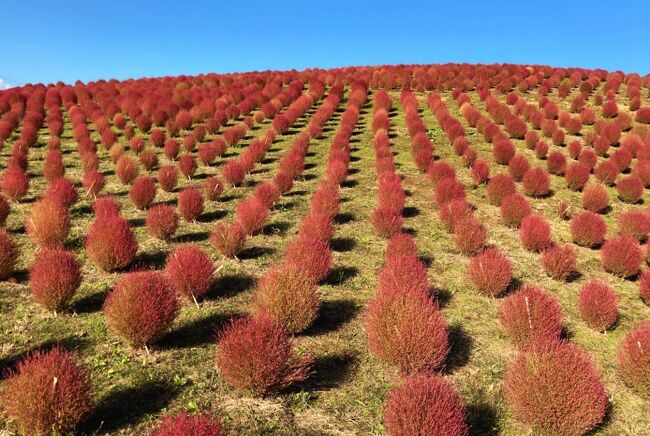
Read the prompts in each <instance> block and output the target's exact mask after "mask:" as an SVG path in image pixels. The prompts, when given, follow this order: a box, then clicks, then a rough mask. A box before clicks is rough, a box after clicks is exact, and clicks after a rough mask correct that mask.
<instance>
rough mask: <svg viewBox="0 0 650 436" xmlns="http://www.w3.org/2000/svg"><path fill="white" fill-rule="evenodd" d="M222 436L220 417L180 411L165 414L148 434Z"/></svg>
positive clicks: (155, 435)
mask: <svg viewBox="0 0 650 436" xmlns="http://www.w3.org/2000/svg"><path fill="white" fill-rule="evenodd" d="M183 435H192V436H223V435H224V432H223V429H222V428H221V419H219V418H218V417H215V418H213V417H212V416H211V415H210V414H208V413H201V414H197V415H190V414H189V413H187V412H181V413H178V414H175V415H166V416H165V417H163V418H162V419H161V420H160V422H159V423H158V424H157V425H156V428H155V429H154V430H153V431H152V432H151V434H150V435H149V436H183Z"/></svg>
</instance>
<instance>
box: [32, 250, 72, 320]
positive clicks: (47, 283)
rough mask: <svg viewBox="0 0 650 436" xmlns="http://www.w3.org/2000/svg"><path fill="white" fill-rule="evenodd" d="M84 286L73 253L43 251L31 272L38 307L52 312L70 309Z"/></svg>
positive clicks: (33, 291)
mask: <svg viewBox="0 0 650 436" xmlns="http://www.w3.org/2000/svg"><path fill="white" fill-rule="evenodd" d="M79 285H81V267H80V265H79V263H78V262H77V259H76V258H75V256H74V254H73V253H70V252H67V251H64V250H63V249H45V250H41V251H40V252H39V254H38V256H37V257H36V261H35V262H34V264H33V265H32V267H31V269H30V271H29V287H30V288H31V290H32V295H33V296H34V300H36V302H37V303H39V304H42V305H43V306H45V307H46V308H48V309H50V310H54V311H57V310H61V309H63V308H65V307H66V306H67V305H68V302H69V301H70V300H71V299H72V297H73V296H74V293H75V292H76V290H77V289H78V288H79Z"/></svg>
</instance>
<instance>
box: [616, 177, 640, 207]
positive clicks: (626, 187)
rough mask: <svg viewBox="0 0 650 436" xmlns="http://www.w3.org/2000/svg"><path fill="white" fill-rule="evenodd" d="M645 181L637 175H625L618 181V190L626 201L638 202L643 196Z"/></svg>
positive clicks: (619, 194)
mask: <svg viewBox="0 0 650 436" xmlns="http://www.w3.org/2000/svg"><path fill="white" fill-rule="evenodd" d="M643 188H644V186H643V182H642V181H641V179H640V178H639V177H637V176H628V177H623V178H621V179H619V180H618V182H616V192H618V196H619V197H621V200H623V201H624V202H626V203H637V202H638V201H639V200H641V197H642V196H643Z"/></svg>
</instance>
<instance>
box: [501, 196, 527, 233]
mask: <svg viewBox="0 0 650 436" xmlns="http://www.w3.org/2000/svg"><path fill="white" fill-rule="evenodd" d="M500 211H501V218H502V219H503V222H504V224H505V225H507V226H510V227H519V226H520V225H521V221H522V220H523V219H524V218H526V217H527V216H528V215H530V212H531V209H530V205H529V204H528V201H527V200H526V198H524V197H523V196H522V195H520V194H517V193H514V194H510V195H508V196H506V197H504V198H503V200H502V201H501V209H500Z"/></svg>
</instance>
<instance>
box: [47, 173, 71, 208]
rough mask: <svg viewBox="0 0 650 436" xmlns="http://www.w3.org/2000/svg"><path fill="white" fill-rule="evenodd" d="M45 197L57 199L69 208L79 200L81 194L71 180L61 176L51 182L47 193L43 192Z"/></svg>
mask: <svg viewBox="0 0 650 436" xmlns="http://www.w3.org/2000/svg"><path fill="white" fill-rule="evenodd" d="M43 198H47V199H50V200H53V201H56V202H58V203H61V205H63V206H64V207H65V208H69V207H70V206H72V205H73V204H74V203H76V202H77V199H78V198H79V195H78V193H77V188H75V186H74V184H73V183H72V182H71V181H70V180H68V179H64V178H60V179H56V180H52V181H51V182H50V184H49V185H48V186H47V190H46V191H45V194H43Z"/></svg>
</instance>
